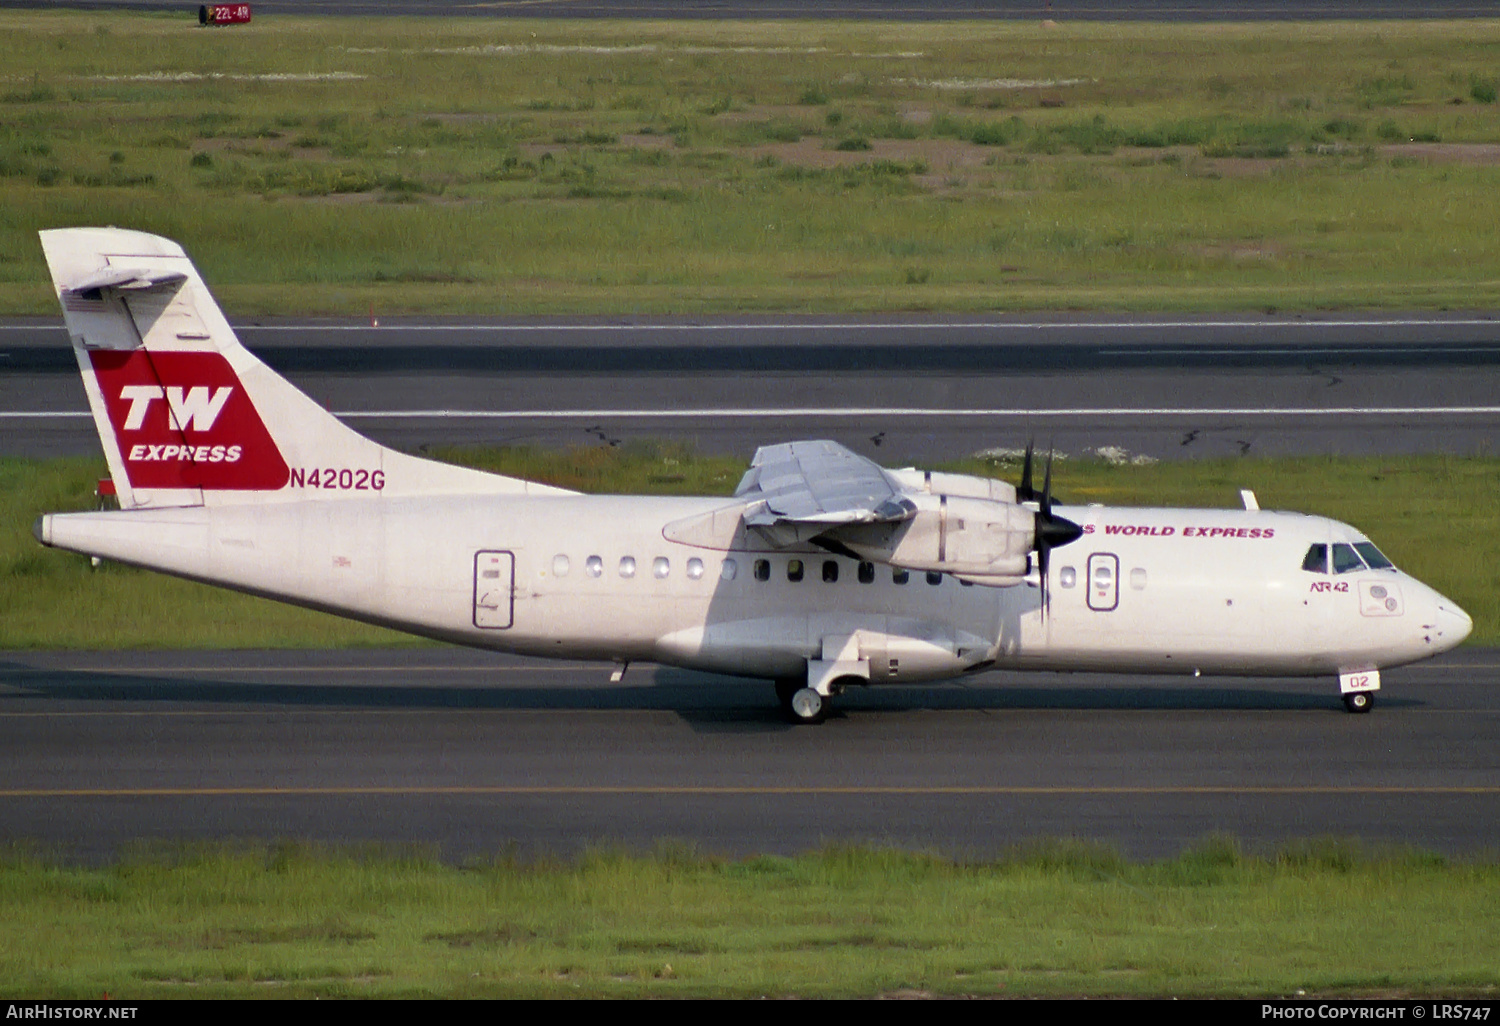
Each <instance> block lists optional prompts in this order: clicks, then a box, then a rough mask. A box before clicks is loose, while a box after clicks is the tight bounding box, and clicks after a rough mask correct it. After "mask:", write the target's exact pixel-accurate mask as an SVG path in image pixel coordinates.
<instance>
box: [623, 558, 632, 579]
mask: <svg viewBox="0 0 1500 1026" xmlns="http://www.w3.org/2000/svg"><path fill="white" fill-rule="evenodd" d="M620 576H621V577H634V576H635V557H634V556H621V557H620Z"/></svg>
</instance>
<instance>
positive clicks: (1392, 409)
mask: <svg viewBox="0 0 1500 1026" xmlns="http://www.w3.org/2000/svg"><path fill="white" fill-rule="evenodd" d="M1496 413H1500V406H1333V407H1316V406H1301V407H1288V408H1285V409H1257V408H1251V407H1244V408H1237V407H1200V408H1187V409H1171V408H1168V407H1114V408H1112V407H1107V406H1098V407H1077V408H1069V407H1056V408H1050V409H1036V410H1017V409H953V410H933V409H922V408H917V407H906V408H903V407H890V408H887V407H879V406H850V407H786V408H780V409H775V408H757V409H711V408H704V409H693V410H371V411H368V412H363V413H361V412H357V411H343V412H339V413H337V414H336V416H339V417H350V418H378V419H385V420H400V419H405V420H415V419H424V418H425V419H462V418H480V419H513V420H565V419H574V418H589V419H591V418H649V419H657V418H673V419H683V418H692V417H740V418H757V417H1330V416H1334V417H1347V416H1354V415H1365V416H1383V417H1390V416H1433V415H1440V416H1444V415H1445V416H1452V415H1459V414H1462V415H1475V414H1479V415H1493V414H1496Z"/></svg>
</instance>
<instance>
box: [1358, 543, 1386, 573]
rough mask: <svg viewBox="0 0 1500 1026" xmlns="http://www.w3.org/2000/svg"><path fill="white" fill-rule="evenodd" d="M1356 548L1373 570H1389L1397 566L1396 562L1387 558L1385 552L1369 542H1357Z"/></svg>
mask: <svg viewBox="0 0 1500 1026" xmlns="http://www.w3.org/2000/svg"><path fill="white" fill-rule="evenodd" d="M1354 550H1355V551H1356V552H1358V553H1359V554H1360V555H1361V556H1364V557H1365V563H1366V564H1368V566H1369V567H1370V569H1371V570H1389V569H1394V568H1395V565H1396V564H1394V563H1392V562H1391V561H1390V560H1389V559H1386V558H1385V554H1384V553H1382V552H1381V551H1380V550H1379V549H1377V548H1376V547H1375V546H1374V545H1372V544H1370V543H1369V542H1355V543H1354Z"/></svg>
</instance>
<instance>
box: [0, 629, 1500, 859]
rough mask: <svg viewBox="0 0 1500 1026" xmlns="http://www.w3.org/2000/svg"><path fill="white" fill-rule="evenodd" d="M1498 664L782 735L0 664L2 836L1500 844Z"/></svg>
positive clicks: (722, 705)
mask: <svg viewBox="0 0 1500 1026" xmlns="http://www.w3.org/2000/svg"><path fill="white" fill-rule="evenodd" d="M1497 685H1500V651H1495V650H1484V649H1464V650H1460V651H1458V652H1455V653H1450V654H1449V655H1447V656H1444V657H1442V658H1440V659H1439V660H1435V661H1433V662H1429V663H1425V664H1418V665H1416V666H1412V667H1409V668H1405V669H1397V670H1391V671H1387V673H1386V674H1385V688H1384V690H1383V691H1382V693H1381V698H1380V705H1379V707H1378V708H1377V709H1376V710H1375V711H1374V712H1373V713H1372V714H1370V715H1368V716H1351V715H1349V714H1347V713H1345V712H1343V709H1342V706H1341V705H1340V703H1339V701H1338V697H1337V694H1336V687H1335V686H1334V684H1333V682H1332V681H1324V680H1309V681H1285V680H1276V681H1267V680H1250V679H1226V680H1208V679H1205V680H1198V681H1195V680H1192V679H1191V678H1167V677H1133V678H1121V677H1111V676H1105V675H1077V676H1064V675H1053V674H1003V673H988V674H982V675H978V676H975V677H972V678H968V679H966V680H965V681H963V682H961V683H954V684H946V685H938V686H930V687H886V688H872V689H869V690H861V691H858V692H852V693H849V694H847V695H846V696H844V698H842V699H841V700H840V701H839V704H838V706H837V711H836V714H835V715H834V716H833V717H832V718H831V719H830V720H829V721H828V722H827V723H825V724H823V725H821V726H818V727H792V726H789V725H787V724H785V723H784V722H783V721H782V720H781V719H780V716H779V714H778V712H777V711H776V709H775V708H774V705H775V703H774V699H773V698H772V696H771V693H770V687H769V685H767V684H764V683H757V682H749V681H740V680H735V679H730V678H723V677H713V676H708V675H704V674H698V673H689V672H686V671H678V670H671V669H658V668H653V667H650V666H637V667H633V668H632V669H631V670H630V672H629V673H628V674H627V676H626V678H625V680H624V682H622V683H621V684H610V683H608V667H601V666H597V665H581V664H553V663H544V662H535V661H523V660H519V659H514V658H509V657H502V656H494V655H489V654H485V653H475V652H470V651H465V650H458V649H436V648H423V649H398V650H388V651H379V652H305V653H299V652H262V653H222V652H182V653H119V652H112V653H80V654H56V653H48V654H33V653H8V654H0V841H3V842H12V841H24V842H34V843H37V844H40V845H42V846H43V847H46V848H49V849H51V850H53V851H56V852H59V853H62V854H64V855H66V856H69V857H72V858H79V859H85V860H98V859H103V858H107V857H109V856H110V855H111V854H113V853H115V852H117V851H118V850H119V849H120V848H121V847H122V846H124V845H128V844H130V843H132V842H135V841H139V840H142V839H166V840H185V839H188V840H191V839H236V838H238V839H255V840H272V839H275V838H279V837H294V838H305V839H317V840H325V841H330V842H367V841H374V842H390V843H406V842H419V843H423V844H431V845H435V846H438V848H439V851H440V853H441V855H442V856H443V857H444V858H448V859H454V860H460V859H462V858H464V857H466V856H471V855H484V854H489V853H495V852H498V851H501V850H503V849H507V848H512V849H514V850H516V851H519V852H522V853H533V854H534V853H541V852H548V853H557V854H568V853H574V852H577V851H579V850H580V849H582V848H584V847H586V846H588V845H590V844H600V843H606V844H623V845H626V846H629V847H632V848H646V847H649V846H651V845H653V844H655V843H656V842H657V841H659V840H662V839H677V840H684V841H688V842H691V843H694V844H696V845H698V846H700V847H701V848H702V849H704V850H708V851H713V852H723V853H729V854H742V853H749V852H761V851H771V852H786V853H793V852H798V851H803V850H806V849H809V848H813V847H816V846H819V845H823V844H828V843H833V842H870V843H875V844H892V845H898V846H902V847H910V848H923V849H937V850H941V851H945V852H950V853H965V854H984V853H989V852H995V851H999V850H1002V849H1004V848H1006V847H1008V846H1010V845H1013V844H1017V843H1021V842H1024V841H1026V840H1028V839H1031V838H1038V837H1060V836H1068V837H1081V838H1089V839H1095V840H1099V841H1103V842H1108V843H1111V844H1115V845H1117V846H1119V847H1120V848H1122V849H1123V850H1124V851H1126V852H1127V853H1129V854H1131V855H1135V856H1159V855H1170V854H1174V853H1176V852H1178V851H1180V850H1181V849H1182V848H1183V847H1184V846H1185V845H1188V844H1191V843H1192V842H1193V841H1195V840H1198V839H1201V838H1202V837H1204V836H1205V835H1207V834H1210V833H1213V832H1226V833H1229V834H1232V835H1234V836H1236V837H1238V838H1240V839H1241V840H1242V842H1243V843H1245V844H1246V845H1247V847H1249V848H1251V849H1253V850H1268V849H1271V848H1274V847H1275V846H1276V845H1278V844H1280V843H1282V842H1284V841H1286V840H1289V839H1296V838H1306V837H1312V836H1319V835H1337V836H1352V837H1357V838H1360V839H1363V840H1365V841H1367V842H1369V843H1371V844H1384V843H1397V844H1409V845H1415V846H1419V847H1423V848H1428V849H1434V850H1437V851H1442V852H1446V853H1450V854H1462V853H1473V852H1478V851H1481V850H1485V849H1489V850H1493V849H1494V847H1495V846H1496V844H1497V841H1500V745H1497V744H1496V740H1497V736H1500V687H1497Z"/></svg>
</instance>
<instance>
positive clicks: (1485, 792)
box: [0, 784, 1500, 798]
mask: <svg viewBox="0 0 1500 1026" xmlns="http://www.w3.org/2000/svg"><path fill="white" fill-rule="evenodd" d="M1496 794H1500V787H1496V786H1493V785H1486V784H1480V785H1474V786H1463V785H1458V786H1442V785H1438V786H1426V787H1423V786H1415V787H1411V786H1399V785H1398V786H1382V785H1379V784H1374V785H1351V786H1337V785H1307V786H1298V785H1295V784H1292V785H1284V786H1266V787H1257V786H1254V785H1249V786H1233V785H1228V786H1203V787H1195V786H1164V787H1152V786H1149V785H1143V786H1138V787H1130V786H1122V787H1090V786H1084V787H1070V786H1067V785H1059V786H1046V785H1043V786H1035V787H1025V786H1007V785H1003V784H1001V785H985V784H979V785H974V786H963V785H958V786H948V787H944V786H940V785H939V786H930V787H924V786H920V785H918V786H905V787H903V786H897V785H893V786H880V785H874V786H840V785H837V784H831V785H824V786H817V785H813V786H797V785H783V786H777V785H770V786H764V787H756V786H738V787H735V786H713V785H696V786H695V785H692V784H681V785H650V784H642V785H635V786H632V785H629V784H625V785H613V786H611V785H597V786H594V785H588V784H578V785H568V784H558V785H546V784H538V785H515V786H507V785H504V784H490V785H486V784H473V785H464V784H454V785H449V786H444V785H427V786H423V785H420V784H417V785H411V786H400V785H392V786H384V787H382V786H361V785H351V786H343V787H340V786H337V785H334V786H326V787H317V786H310V787H297V786H285V787H276V786H267V787H235V786H227V787H142V788H131V787H79V788H29V787H28V788H5V789H0V798H223V797H270V796H280V797H292V798H297V797H301V798H312V797H350V798H360V797H386V798H401V797H434V796H435V797H441V796H460V797H461V796H465V795H493V796H512V797H529V796H548V795H573V796H581V797H587V796H600V797H612V796H616V795H646V796H652V795H655V796H662V797H681V796H697V797H761V796H768V795H787V796H799V795H800V796H805V797H829V796H831V797H841V796H858V795H874V796H896V797H901V796H905V797H988V796H1012V797H1022V798H1024V797H1053V796H1065V795H1074V796H1080V797H1117V796H1122V795H1162V796H1166V795H1185V796H1212V795H1246V796H1268V797H1269V796H1286V797H1308V796H1313V795H1396V796H1399V795H1415V796H1428V797H1437V796H1460V797H1467V796H1486V797H1488V796H1492V795H1496Z"/></svg>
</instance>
